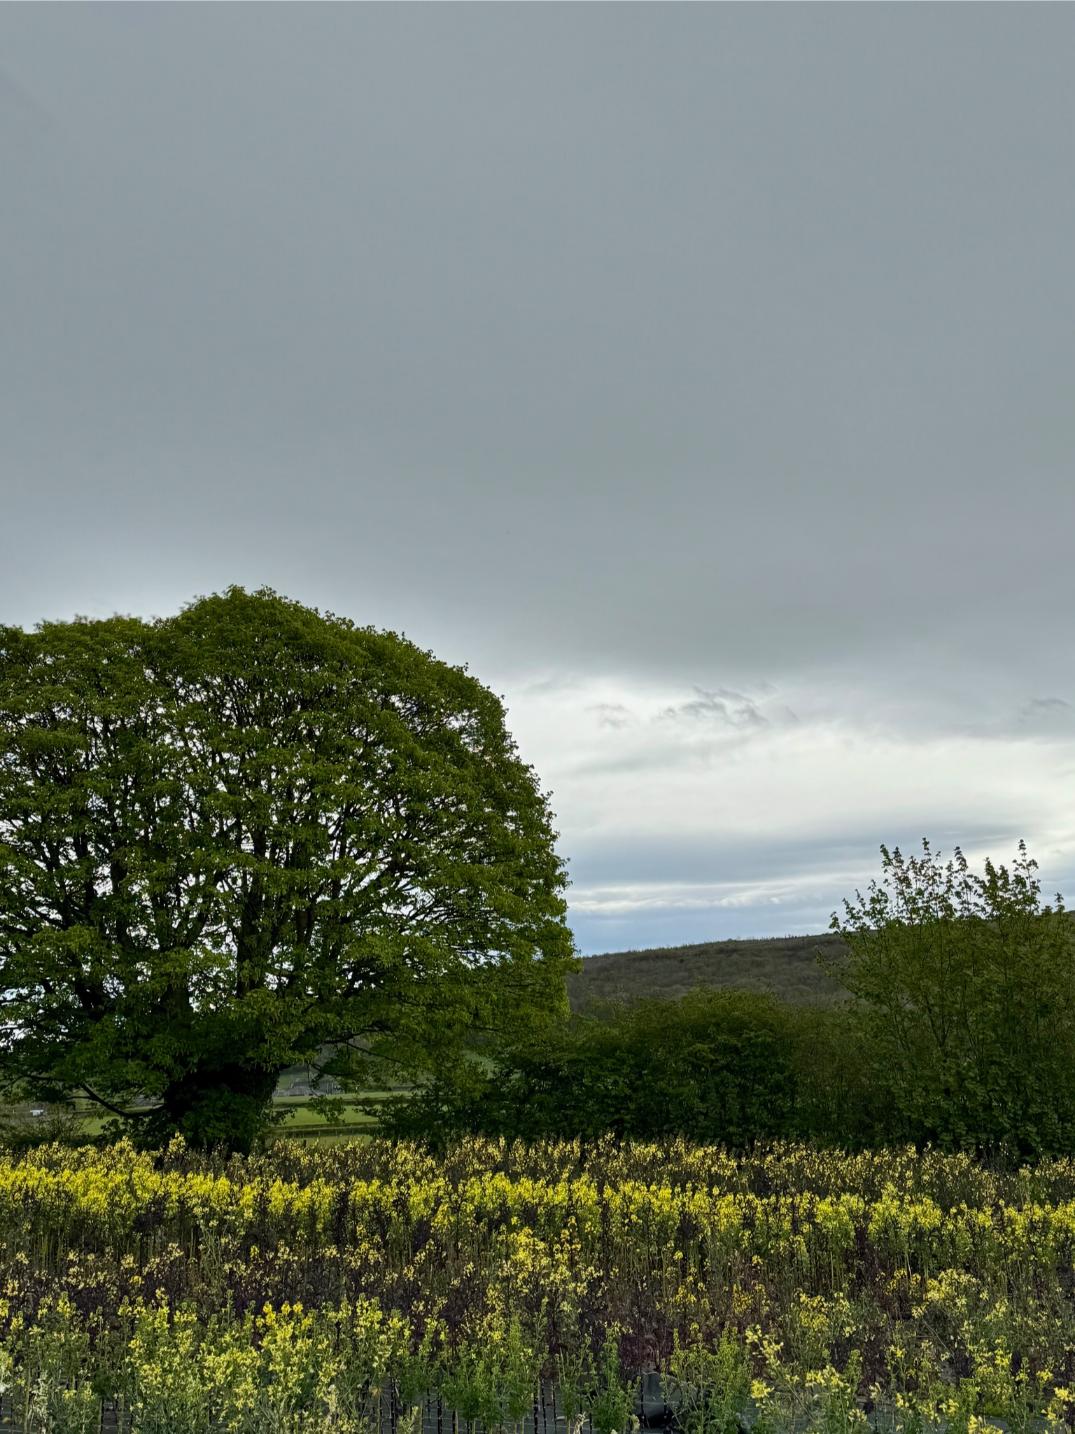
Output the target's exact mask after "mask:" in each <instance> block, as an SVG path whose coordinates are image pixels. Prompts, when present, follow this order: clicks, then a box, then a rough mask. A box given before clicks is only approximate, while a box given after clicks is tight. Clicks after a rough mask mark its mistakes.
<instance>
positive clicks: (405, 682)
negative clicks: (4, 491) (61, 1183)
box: [0, 588, 573, 1150]
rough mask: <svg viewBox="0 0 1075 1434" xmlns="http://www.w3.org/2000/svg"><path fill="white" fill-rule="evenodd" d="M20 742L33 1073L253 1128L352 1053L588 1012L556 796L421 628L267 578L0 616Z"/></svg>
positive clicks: (56, 1094) (167, 1127) (197, 1139)
mask: <svg viewBox="0 0 1075 1434" xmlns="http://www.w3.org/2000/svg"><path fill="white" fill-rule="evenodd" d="M0 739H2V742H3V751H4V760H3V763H2V764H0V1005H2V1021H0V1076H2V1077H3V1078H4V1080H6V1082H7V1083H8V1085H9V1086H10V1087H14V1086H16V1085H19V1084H21V1086H22V1088H24V1089H27V1090H30V1091H33V1092H34V1093H35V1094H37V1095H39V1096H40V1097H43V1098H46V1099H49V1098H51V1099H62V1098H63V1097H64V1096H66V1095H67V1094H69V1093H71V1092H79V1093H84V1094H87V1095H90V1096H92V1097H93V1098H94V1099H96V1100H99V1101H100V1102H102V1103H104V1104H105V1105H107V1106H108V1107H109V1108H110V1109H112V1110H113V1112H114V1114H115V1116H116V1118H117V1120H118V1121H119V1122H120V1123H121V1124H124V1125H130V1126H132V1127H134V1129H135V1131H136V1132H137V1134H138V1137H139V1138H140V1140H141V1141H142V1143H143V1144H145V1145H146V1146H152V1145H156V1144H159V1143H162V1142H163V1141H164V1140H165V1139H166V1138H167V1137H168V1135H169V1134H170V1133H172V1132H174V1131H181V1132H183V1134H184V1135H185V1136H186V1138H187V1139H188V1140H189V1141H190V1142H192V1143H194V1144H197V1145H200V1146H212V1145H217V1144H222V1145H225V1146H228V1147H230V1148H233V1149H243V1150H245V1149H249V1148H251V1146H253V1145H254V1144H255V1142H256V1141H258V1139H259V1138H260V1136H261V1134H262V1132H263V1130H264V1128H265V1124H266V1119H267V1115H268V1108H269V1102H270V1100H271V1096H272V1092H273V1089H274V1087H275V1085H276V1081H277V1078H278V1075H279V1073H280V1071H281V1070H282V1069H283V1068H284V1067H286V1066H288V1065H291V1064H294V1063H300V1062H305V1061H307V1060H310V1061H314V1060H316V1059H317V1058H318V1053H319V1052H322V1051H324V1050H325V1049H326V1048H328V1049H329V1050H330V1052H333V1055H332V1057H331V1059H329V1060H328V1061H325V1062H323V1063H322V1065H323V1069H325V1070H327V1071H329V1072H330V1073H332V1074H334V1075H336V1076H337V1077H338V1078H339V1079H340V1080H341V1081H343V1082H345V1083H347V1082H354V1083H358V1082H361V1081H362V1080H363V1078H365V1082H366V1084H370V1083H371V1076H372V1073H373V1072H375V1071H377V1070H378V1067H380V1068H381V1071H382V1072H383V1069H384V1068H385V1067H387V1068H390V1069H398V1070H403V1071H407V1070H413V1069H420V1068H421V1067H422V1066H423V1065H427V1066H428V1065H430V1064H439V1065H443V1064H445V1063H446V1062H448V1061H450V1060H451V1059H454V1058H455V1057H456V1055H457V1053H458V1051H459V1049H460V1048H461V1047H463V1046H464V1045H465V1044H466V1043H467V1042H468V1041H469V1040H471V1039H473V1038H474V1037H475V1035H477V1036H479V1037H480V1036H481V1035H482V1034H483V1033H485V1032H488V1031H495V1030H497V1029H499V1028H500V1027H502V1026H503V1025H504V1024H505V1023H506V1022H508V1021H510V1022H512V1023H518V1022H520V1021H524V1020H525V1021H527V1022H529V1023H530V1024H532V1025H540V1024H541V1023H542V1022H544V1021H548V1020H552V1019H555V1018H556V1016H557V1015H560V1014H563V1013H564V1012H565V1011H566V999H565V996H564V986H563V978H564V971H565V969H567V968H568V967H569V966H570V965H571V964H572V957H573V944H572V940H571V935H570V932H569V931H568V929H567V927H566V925H565V920H564V917H565V912H566V903H565V901H564V899H563V897H562V895H561V894H560V892H561V890H562V888H563V887H564V886H566V884H567V878H566V875H565V874H564V871H563V868H562V864H561V862H560V859H559V858H558V856H557V854H556V852H555V850H554V844H553V843H554V838H555V835H556V833H555V832H553V831H552V829H551V824H550V812H549V810H548V806H547V799H546V798H545V796H543V794H542V793H541V791H540V789H539V788H538V786H537V784H536V779H535V775H534V773H533V771H532V769H531V768H529V767H527V766H525V765H524V764H523V763H522V762H521V761H520V760H519V758H518V756H517V754H516V749H515V746H514V743H513V742H512V740H511V738H510V736H509V735H508V733H507V731H506V729H505V725H504V712H503V708H502V705H501V703H500V702H499V700H498V699H497V698H496V697H495V696H494V694H493V693H491V692H490V691H488V689H486V688H485V687H483V686H482V685H481V684H480V683H479V682H478V681H477V680H476V679H475V678H473V677H472V676H470V675H469V674H468V673H467V672H466V669H465V668H456V667H450V666H448V665H446V664H444V663H442V662H439V661H437V660H436V659H435V658H434V657H433V656H432V654H430V653H427V652H424V651H422V650H421V649H419V648H417V647H416V646H414V645H413V644H411V643H409V642H407V641H406V640H405V639H404V638H402V637H400V636H398V635H396V634H395V633H390V632H376V631H374V630H373V629H371V628H357V627H355V626H354V624H353V623H351V622H349V621H347V620H346V619H342V618H338V617H336V616H334V615H332V614H327V615H321V614H319V613H317V612H316V611H313V610H311V609H308V608H305V607H302V606H301V605H299V604H298V603H294V602H291V601H288V600H287V599H284V598H282V597H279V596H277V595H276V594H275V593H273V592H271V591H270V590H267V589H266V590H261V591H259V592H256V593H252V594H251V593H246V592H244V591H243V590H242V589H241V588H230V589H228V591H227V592H226V593H224V594H223V595H214V596H211V597H208V598H203V599H201V600H199V601H197V602H195V603H192V604H191V605H189V606H188V607H187V608H185V609H184V610H183V611H182V612H181V613H180V614H179V615H178V616H176V617H171V618H165V619H157V620H154V621H153V622H143V621H141V620H139V619H136V618H129V617H115V618H111V619H107V620H104V621H89V620H85V619H78V620H76V621H74V622H51V623H43V624H41V625H39V627H38V628H37V630H36V631H35V632H33V633H28V632H25V631H23V630H21V629H19V628H13V627H4V628H0ZM479 978H480V979H479ZM372 1083H373V1084H376V1083H378V1082H377V1080H376V1079H373V1080H372ZM138 1095H142V1096H148V1097H150V1098H151V1099H152V1101H153V1102H155V1105H154V1106H153V1107H152V1108H149V1107H147V1108H146V1109H144V1110H142V1111H141V1113H136V1112H134V1111H133V1110H132V1109H131V1105H130V1102H131V1100H132V1099H133V1098H134V1097H135V1096H138Z"/></svg>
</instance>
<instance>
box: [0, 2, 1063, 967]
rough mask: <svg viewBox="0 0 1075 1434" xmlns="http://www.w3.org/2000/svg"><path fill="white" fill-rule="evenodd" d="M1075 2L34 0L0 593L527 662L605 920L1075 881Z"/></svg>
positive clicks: (0, 121)
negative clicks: (918, 874)
mask: <svg viewBox="0 0 1075 1434" xmlns="http://www.w3.org/2000/svg"><path fill="white" fill-rule="evenodd" d="M1073 60H1075V8H1073V7H1072V6H1069V5H1056V6H1053V5H1034V6H1016V5H1010V6H992V5H989V6H986V5H946V6H928V5H926V6H922V5H906V6H903V5H826V4H812V5H802V6H785V5H753V6H751V5H729V6H725V5H615V4H609V5H596V4H595V5H548V6H545V5H352V6H298V5H292V6H275V5H274V6H260V5H238V6H189V7H188V6H183V5H179V6H172V5H166V4H156V5H130V4H123V5H86V6H55V7H54V6H31V5H24V6H12V5H6V6H3V7H0V174H2V178H3V187H2V201H0V284H2V304H0V464H2V467H0V485H2V497H3V506H2V510H0V512H2V517H0V523H2V526H0V613H2V617H3V620H5V621H8V622H17V623H22V624H24V625H26V626H31V625H32V624H34V623H35V622H37V621H38V620H40V619H42V618H45V617H52V618H67V617H70V616H72V615H73V614H74V613H76V612H80V613H88V614H93V615H102V616H103V615H107V614H109V613H112V612H115V611H122V612H134V613H138V614H141V615H143V616H151V615H154V614H162V613H166V612H172V611H176V610H177V609H178V608H179V607H180V606H181V605H182V604H183V603H184V602H186V601H189V600H190V599H191V598H193V597H194V596H196V595H197V594H200V593H205V592H210V591H216V590H220V589H222V588H224V587H225V586H227V585H228V584H229V583H232V582H237V583H242V584H244V585H246V586H248V587H256V586H258V585H260V584H263V583H266V584H269V585H271V586H273V587H275V588H277V589H278V590H279V591H281V592H283V593H286V594H287V595H288V596H290V597H294V598H297V599H299V600H300V601H302V602H306V603H308V604H310V605H313V606H317V607H321V608H329V609H331V610H333V611H336V612H339V613H345V614H347V615H348V616H350V617H352V618H353V619H354V620H355V621H356V622H358V623H361V624H367V623H372V624H374V625H375V626H378V627H382V628H391V629H394V630H396V631H402V632H404V633H406V635H407V636H408V637H409V638H411V639H413V640H414V641H416V642H418V643H419V644H420V645H421V646H423V647H427V648H431V649H432V650H433V651H434V652H435V653H436V654H437V655H438V656H439V657H442V658H444V659H445V660H447V661H450V662H454V663H463V662H466V663H468V664H469V666H470V669H471V671H472V672H473V673H474V674H475V675H476V676H477V677H478V678H480V680H482V681H483V682H485V683H486V684H487V685H488V686H489V687H491V688H492V689H493V690H494V691H496V692H498V693H500V694H502V695H503V697H504V699H505V703H506V706H507V708H508V725H509V727H510V729H511V731H512V733H513V734H514V736H515V738H516V740H517V741H518V743H519V748H520V753H521V755H522V757H523V758H524V760H526V761H528V762H531V763H533V764H534V766H535V768H536V769H537V772H538V775H539V778H540V780H541V784H542V786H543V788H545V789H546V790H547V791H550V793H551V804H552V808H553V810H554V812H555V814H556V826H557V828H558V830H559V832H560V837H559V840H558V847H559V849H560V851H561V853H562V854H563V855H564V857H565V858H567V860H568V863H569V865H568V870H569V873H570V875H571V880H572V886H571V888H570V889H569V891H568V900H569V905H570V917H569V919H570V923H571V925H572V928H573V930H574V932H575V935H576V939H577V941H578V945H579V948H580V949H581V950H582V951H584V952H593V951H599V950H612V949H618V948H621V947H624V946H647V945H656V944H664V943H669V944H672V943H678V942H687V941H701V940H707V939H718V938H721V937H729V936H753V935H759V936H760V935H784V934H785V933H788V932H818V931H824V930H825V929H827V927H828V921H829V916H830V914H831V912H832V911H833V910H837V911H839V912H840V914H841V916H843V914H844V913H843V905H842V903H843V899H844V898H845V897H848V898H853V896H854V891H855V888H856V887H859V888H860V889H861V890H862V891H863V893H864V894H865V893H866V890H867V886H868V883H869V881H870V879H871V878H876V879H877V880H880V879H881V860H880V853H879V847H880V844H881V843H882V842H884V843H885V844H886V845H888V846H889V847H890V848H891V847H893V846H897V845H898V846H900V848H901V850H902V851H903V852H904V853H905V854H906V855H910V854H918V853H920V850H921V847H920V842H921V838H922V837H923V836H926V837H928V838H929V840H930V843H931V846H932V847H933V849H934V851H935V852H938V851H939V852H940V853H941V855H942V857H943V859H944V860H947V859H948V858H949V857H950V856H951V853H952V848H953V846H954V845H955V844H957V843H958V844H959V845H961V846H962V848H963V850H964V852H965V854H966V855H967V858H968V860H969V861H970V862H971V864H972V867H973V868H974V869H975V870H979V871H980V870H981V868H982V864H983V862H984V859H985V857H986V856H989V857H991V858H992V859H993V861H994V862H1003V863H1005V864H1006V865H1009V867H1010V864H1011V862H1012V860H1013V858H1014V857H1015V855H1016V844H1017V842H1018V840H1019V838H1020V837H1023V838H1025V840H1026V842H1027V846H1028V849H1029V854H1030V855H1031V856H1032V857H1034V858H1036V859H1037V860H1038V862H1039V863H1040V870H1039V871H1038V873H1037V876H1038V878H1039V879H1040V880H1041V883H1042V900H1043V901H1045V900H1050V901H1051V900H1052V899H1053V896H1054V894H1055V893H1056V891H1058V890H1059V891H1061V892H1062V893H1063V894H1064V896H1065V899H1066V900H1067V901H1068V902H1069V904H1075V895H1073V889H1075V881H1073V880H1072V877H1073V876H1075V801H1073V798H1075V780H1073V777H1075V680H1073V679H1075V668H1073V637H1072V619H1073V604H1072V597H1073V595H1075V572H1073V566H1072V564H1073V556H1072V555H1073V541H1075V537H1073V518H1075V260H1073V256H1075V184H1073V175H1075V86H1073V85H1072V83H1071V74H1072V64H1073Z"/></svg>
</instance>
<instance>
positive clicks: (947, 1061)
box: [832, 839, 1075, 1157]
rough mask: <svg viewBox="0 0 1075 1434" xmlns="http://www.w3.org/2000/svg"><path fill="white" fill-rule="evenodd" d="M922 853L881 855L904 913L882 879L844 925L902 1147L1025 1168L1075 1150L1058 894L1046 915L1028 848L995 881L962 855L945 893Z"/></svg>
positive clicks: (850, 974) (865, 1029)
mask: <svg viewBox="0 0 1075 1434" xmlns="http://www.w3.org/2000/svg"><path fill="white" fill-rule="evenodd" d="M922 845H923V848H924V851H925V855H924V857H923V858H922V859H921V860H916V859H915V858H913V857H912V858H911V859H910V861H909V862H906V863H905V862H904V860H903V858H902V856H901V855H900V851H899V848H898V847H897V848H896V850H895V852H894V853H893V854H891V855H890V854H889V852H888V850H887V848H885V847H882V848H881V851H882V854H883V857H884V869H885V871H886V872H887V873H889V874H890V877H891V883H892V885H893V887H894V893H895V901H894V902H893V901H891V900H890V896H889V893H888V892H887V891H882V890H880V889H879V888H878V887H877V883H876V882H871V889H872V891H873V895H872V896H871V898H870V900H869V902H867V901H865V900H864V899H863V898H862V896H861V894H860V893H856V894H857V895H858V896H859V905H858V908H857V909H854V908H852V906H851V904H850V903H849V902H847V901H845V902H844V906H845V908H846V910H847V913H848V915H849V917H851V918H852V920H853V922H854V925H849V926H847V927H843V926H841V924H840V923H839V921H838V920H837V917H836V915H835V913H834V914H833V918H832V927H833V929H834V930H838V931H840V932H841V934H842V935H843V936H844V937H845V939H846V940H847V942H848V943H849V945H850V947H851V955H850V957H849V958H847V959H846V960H845V961H843V962H842V963H841V965H840V968H839V970H838V971H837V972H836V974H837V975H838V978H839V979H840V980H841V981H842V983H843V984H844V985H845V987H846V988H847V990H848V991H850V992H851V993H852V995H853V996H854V997H855V1010H856V1016H857V1020H858V1022H859V1025H860V1030H861V1039H862V1041H864V1042H865V1044H866V1045H867V1046H868V1048H869V1050H870V1052H871V1055H872V1058H873V1061H874V1062H875V1065H876V1067H877V1069H878V1071H879V1072H880V1073H881V1075H882V1078H883V1082H884V1085H885V1087H886V1090H887V1091H888V1093H889V1095H890V1098H891V1103H892V1116H891V1119H890V1133H891V1135H892V1137H894V1138H904V1137H906V1138H910V1139H913V1140H917V1141H923V1140H931V1141H934V1142H936V1143H937V1144H938V1145H940V1146H941V1147H943V1148H946V1149H978V1150H992V1151H994V1152H997V1153H1001V1152H1007V1153H1009V1154H1012V1155H1015V1156H1019V1157H1022V1156H1026V1155H1033V1154H1040V1153H1043V1152H1059V1151H1070V1150H1072V1149H1075V932H1073V929H1072V926H1071V922H1070V921H1069V920H1068V919H1067V917H1066V914H1065V912H1064V909H1063V903H1062V899H1061V897H1060V895H1059V893H1058V894H1057V898H1056V900H1057V910H1056V911H1053V909H1052V908H1051V907H1049V906H1046V907H1045V908H1044V910H1041V909H1039V906H1038V893H1039V891H1040V883H1038V882H1036V881H1033V880H1032V879H1031V877H1030V873H1031V872H1032V871H1033V870H1034V869H1035V868H1036V867H1037V862H1034V861H1028V860H1027V858H1026V847H1025V845H1024V843H1023V842H1020V843H1019V851H1020V860H1018V861H1016V862H1015V863H1014V875H1009V873H1008V872H1007V870H1006V869H1005V868H1004V867H1003V866H1002V867H1000V868H999V869H996V868H994V867H993V865H992V863H991V862H990V861H988V860H987V861H986V864H985V871H986V874H985V877H984V878H982V877H977V876H973V875H969V874H968V870H967V863H966V860H965V858H964V857H963V855H962V853H961V851H960V850H959V848H958V847H957V848H956V849H955V861H954V862H953V861H949V862H948V864H947V866H946V867H945V869H944V879H943V884H942V873H941V870H940V867H939V864H938V863H936V862H934V861H933V860H932V859H931V858H930V852H929V843H928V842H927V841H926V840H925V839H923V843H922ZM888 883H889V877H886V884H888ZM957 898H958V900H957Z"/></svg>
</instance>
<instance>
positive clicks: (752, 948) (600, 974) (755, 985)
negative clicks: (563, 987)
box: [567, 931, 847, 1011]
mask: <svg viewBox="0 0 1075 1434" xmlns="http://www.w3.org/2000/svg"><path fill="white" fill-rule="evenodd" d="M818 950H821V951H824V952H825V954H826V955H827V956H837V957H838V956H840V955H843V954H845V953H846V952H847V944H846V942H844V940H843V939H842V938H841V937H839V936H837V935H836V934H835V932H831V931H830V932H826V933H825V935H824V936H773V937H768V938H761V939H759V938H755V939H754V940H741V941H703V942H701V943H700V944H698V945H695V946H658V947H653V948H650V949H648V950H643V951H608V952H605V953H604V954H603V955H600V956H585V957H583V965H582V970H581V971H579V972H577V973H572V974H571V975H569V976H568V978H567V994H568V999H569V1001H570V1002H571V1009H572V1010H574V1011H578V1010H582V1008H583V1007H584V1006H586V1005H587V1004H588V1003H590V1002H591V1001H595V1000H596V1001H603V1000H612V1001H635V1000H638V999H639V998H641V997H646V996H656V997H658V998H659V999H660V1000H663V1001H675V1000H678V999H679V997H680V996H685V995H686V994H687V992H688V991H693V990H695V989H697V988H698V987H699V986H739V987H743V988H745V989H747V990H751V991H765V990H772V991H773V992H774V993H775V994H776V995H778V996H781V997H782V998H783V999H785V1000H788V1001H796V1002H830V1001H834V1000H837V999H839V997H840V995H841V988H840V987H839V986H838V985H837V983H836V982H835V981H833V980H832V979H831V978H830V977H829V976H827V975H826V974H825V973H824V972H823V971H822V970H821V968H820V967H819V965H818V963H817V952H818Z"/></svg>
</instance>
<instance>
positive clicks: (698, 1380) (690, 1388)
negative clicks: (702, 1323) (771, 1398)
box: [669, 1329, 751, 1434]
mask: <svg viewBox="0 0 1075 1434" xmlns="http://www.w3.org/2000/svg"><path fill="white" fill-rule="evenodd" d="M692 1336H693V1337H692V1339H691V1341H690V1342H689V1343H687V1344H684V1343H683V1342H682V1341H681V1340H680V1337H679V1333H678V1331H676V1333H675V1340H674V1346H673V1352H672V1358H671V1360H670V1361H669V1373H670V1376H671V1377H670V1379H669V1394H670V1396H671V1399H672V1402H673V1406H674V1408H675V1411H676V1427H677V1428H679V1429H681V1430H682V1431H683V1434H738V1431H739V1417H738V1416H739V1415H740V1413H741V1412H742V1410H744V1409H745V1408H746V1407H747V1405H748V1403H749V1399H750V1383H751V1380H750V1374H751V1370H750V1359H749V1354H748V1351H747V1350H745V1349H744V1347H743V1344H742V1341H741V1340H738V1339H735V1338H734V1337H733V1336H732V1334H731V1333H730V1331H728V1330H725V1331H724V1333H723V1334H722V1335H721V1337H720V1340H719V1342H718V1343H717V1345H716V1348H715V1349H708V1348H707V1347H706V1346H705V1344H704V1343H703V1342H702V1340H701V1338H700V1335H699V1331H698V1330H697V1329H694V1330H693V1331H692Z"/></svg>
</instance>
